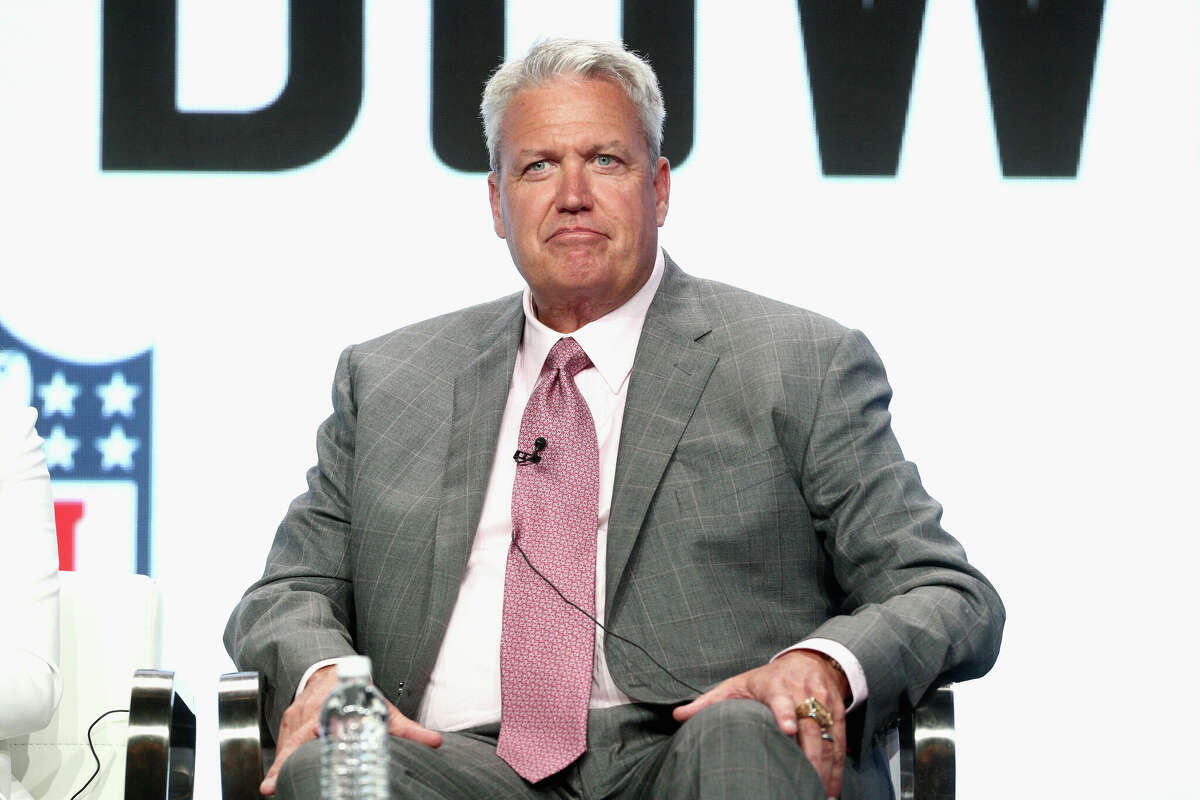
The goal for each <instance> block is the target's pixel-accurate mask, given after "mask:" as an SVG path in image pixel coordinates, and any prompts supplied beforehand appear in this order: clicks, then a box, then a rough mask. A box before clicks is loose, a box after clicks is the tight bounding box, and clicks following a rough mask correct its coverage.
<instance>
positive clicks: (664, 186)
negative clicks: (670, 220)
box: [654, 156, 671, 228]
mask: <svg viewBox="0 0 1200 800" xmlns="http://www.w3.org/2000/svg"><path fill="white" fill-rule="evenodd" d="M654 194H655V196H656V200H655V204H654V205H655V210H656V211H657V212H658V227H660V228H661V227H662V226H663V223H664V222H666V221H667V209H668V208H669V207H670V205H671V164H670V162H668V161H667V160H666V159H665V158H663V157H662V156H659V157H658V163H657V164H655V165H654Z"/></svg>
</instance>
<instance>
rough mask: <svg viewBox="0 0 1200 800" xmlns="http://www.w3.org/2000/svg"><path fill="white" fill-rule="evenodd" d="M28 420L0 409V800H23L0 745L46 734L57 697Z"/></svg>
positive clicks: (41, 458) (49, 507)
mask: <svg viewBox="0 0 1200 800" xmlns="http://www.w3.org/2000/svg"><path fill="white" fill-rule="evenodd" d="M36 419H37V412H36V411H35V410H34V409H32V408H25V407H19V406H13V405H11V404H8V403H6V402H0V608H2V609H4V626H3V629H2V630H0V800H7V799H8V798H16V797H27V796H28V795H26V794H25V792H24V791H23V790H22V789H21V788H20V786H19V784H17V782H16V781H15V780H13V778H12V764H11V762H10V757H9V753H8V749H7V747H5V745H4V743H3V740H4V739H8V738H11V737H13V736H20V735H22V734H26V733H32V732H33V731H36V730H40V729H41V728H44V727H46V725H47V724H49V722H50V718H51V716H52V715H53V714H54V709H55V708H57V707H58V701H59V699H60V698H61V697H62V678H61V677H59V674H58V647H59V644H58V539H57V538H56V536H55V533H54V504H53V501H52V500H51V497H50V475H49V473H48V472H47V471H46V458H45V455H44V454H43V453H42V440H41V438H40V437H39V436H38V435H37V432H36V431H35V430H34V427H33V423H34V420H36Z"/></svg>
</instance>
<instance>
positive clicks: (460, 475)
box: [420, 297, 524, 671]
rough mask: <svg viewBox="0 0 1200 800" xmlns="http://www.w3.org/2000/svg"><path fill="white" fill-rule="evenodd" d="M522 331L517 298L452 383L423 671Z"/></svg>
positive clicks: (474, 515)
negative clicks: (452, 393)
mask: <svg viewBox="0 0 1200 800" xmlns="http://www.w3.org/2000/svg"><path fill="white" fill-rule="evenodd" d="M523 329H524V315H523V314H522V312H521V302H520V298H519V297H518V298H517V299H516V300H515V301H514V302H513V304H512V307H511V308H510V309H508V310H506V311H505V312H504V313H503V314H501V315H500V317H499V318H498V319H497V320H496V322H495V323H494V324H493V325H491V326H490V327H489V328H488V330H487V332H486V333H485V335H484V338H483V339H482V340H481V341H482V348H483V349H482V350H481V351H480V353H479V355H478V356H477V357H476V358H475V359H474V360H472V361H471V363H469V364H468V365H467V366H466V367H465V368H464V369H463V370H462V372H461V373H459V374H458V376H457V377H456V378H455V380H454V401H453V403H454V404H453V409H452V410H451V420H450V430H451V433H450V445H449V447H448V448H447V451H446V455H445V464H446V469H445V473H444V476H443V482H442V489H443V493H444V494H443V500H442V505H441V508H440V509H439V511H438V520H437V528H436V533H435V536H434V555H433V578H432V584H431V587H430V594H431V596H430V615H429V622H428V624H427V625H426V627H425V635H424V636H423V637H422V640H421V645H420V648H421V650H422V651H423V652H424V653H426V654H428V657H427V659H426V660H427V662H428V663H427V664H424V665H423V667H424V669H425V670H426V671H428V670H430V669H432V668H433V660H434V659H435V658H436V657H437V648H438V646H439V645H440V643H441V640H442V635H443V633H444V632H445V627H446V623H447V622H448V621H449V619H450V612H451V609H452V608H453V606H454V601H455V598H456V597H457V595H458V589H459V586H460V585H461V584H462V576H463V572H464V570H465V569H466V566H467V557H468V556H469V554H470V551H471V543H472V541H473V540H474V538H475V529H476V528H477V527H478V526H479V516H480V514H481V513H482V511H483V495H484V492H485V491H486V489H487V481H488V475H489V474H490V472H491V469H492V460H493V458H494V457H495V452H496V438H497V437H498V436H499V435H500V422H501V419H502V418H503V416H504V405H505V402H506V401H507V399H508V388H509V383H510V382H511V380H512V371H513V364H514V362H515V361H516V358H517V347H518V345H519V344H520V342H521V333H522V331H523Z"/></svg>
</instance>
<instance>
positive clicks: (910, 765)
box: [899, 684, 955, 800]
mask: <svg viewBox="0 0 1200 800" xmlns="http://www.w3.org/2000/svg"><path fill="white" fill-rule="evenodd" d="M899 734H900V800H954V776H955V771H954V770H955V766H954V688H953V685H952V684H947V685H945V686H939V687H937V688H935V689H932V690H930V691H929V692H927V693H926V694H925V696H924V697H922V698H921V700H920V702H918V703H917V704H916V706H914V707H913V709H912V711H911V712H910V713H907V714H904V715H902V716H901V719H900V725H899Z"/></svg>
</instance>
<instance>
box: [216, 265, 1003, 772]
mask: <svg viewBox="0 0 1200 800" xmlns="http://www.w3.org/2000/svg"><path fill="white" fill-rule="evenodd" d="M523 324H524V319H523V315H522V311H521V302H520V296H519V295H513V296H510V297H505V298H502V299H500V300H497V301H494V302H492V303H488V304H485V305H481V306H476V307H474V308H469V309H465V310H462V311H458V312H455V313H452V314H449V315H446V316H442V317H438V318H436V319H432V320H428V321H425V322H421V323H418V324H415V325H412V326H409V327H406V328H402V329H400V330H398V331H395V332H393V333H391V334H388V335H386V336H383V337H381V338H378V339H375V340H373V341H370V342H366V343H364V344H361V345H357V346H353V347H350V348H348V349H347V350H346V351H345V352H344V353H343V354H342V357H341V359H340V362H339V364H338V368H337V373H336V379H335V385H334V390H333V406H334V412H333V415H332V416H331V417H329V419H328V420H326V421H325V423H323V424H322V426H321V428H320V431H319V433H318V437H317V452H318V462H317V465H316V466H315V467H313V469H312V470H310V472H309V475H308V484H309V488H308V491H307V492H306V493H305V494H303V495H301V496H300V497H299V498H297V499H296V500H295V501H294V502H293V503H292V505H291V507H290V509H289V510H288V513H287V515H286V517H285V518H284V520H283V522H282V524H281V525H280V527H279V530H278V532H277V533H276V536H275V541H274V544H273V546H272V548H271V551H270V555H269V556H268V558H267V565H266V570H265V573H264V575H263V577H262V579H261V580H259V581H258V582H256V583H255V584H254V585H253V586H252V587H251V588H250V589H249V590H248V591H247V593H246V595H245V596H244V597H243V598H242V600H241V601H240V603H239V604H238V606H237V608H236V609H235V610H234V612H233V615H232V617H231V618H230V620H229V624H228V627H227V628H226V632H225V642H226V646H227V648H228V649H229V652H230V654H231V655H232V656H233V659H234V661H235V662H236V663H237V665H238V667H239V668H242V669H255V670H258V671H260V672H262V673H263V674H264V675H265V676H266V679H267V685H268V708H269V716H270V719H271V724H272V726H274V729H275V730H277V726H278V723H279V718H280V716H281V715H282V713H283V711H284V710H285V709H286V708H287V706H288V704H289V703H290V702H291V700H292V697H293V694H294V692H295V689H296V686H297V683H298V682H299V679H300V677H301V675H302V673H303V672H304V671H305V669H307V668H308V667H309V666H310V665H312V664H313V663H315V662H316V661H318V660H321V659H325V658H330V657H335V656H341V655H346V654H349V653H351V652H354V651H358V652H362V653H365V654H367V655H369V656H371V659H372V662H373V664H374V665H375V679H376V683H377V684H378V685H379V686H380V687H382V689H383V690H384V691H385V693H386V694H387V695H388V696H389V698H390V699H391V700H392V701H393V702H395V704H396V705H397V706H398V707H399V709H400V710H401V711H402V712H403V713H405V714H407V715H409V716H415V714H416V712H417V708H418V706H419V703H420V700H421V696H422V693H423V691H424V689H425V686H426V685H427V682H428V679H429V675H430V671H431V670H432V669H433V665H434V661H435V659H436V657H437V654H438V649H439V646H440V643H441V641H442V637H443V634H444V632H445V628H446V624H447V621H448V619H449V616H450V612H451V610H452V608H453V605H454V600H455V597H456V594H457V592H458V588H459V584H460V581H461V579H462V575H463V572H464V569H465V566H466V562H467V556H468V552H469V550H470V547H471V541H472V538H473V536H474V532H475V528H476V526H477V524H478V522H479V516H480V510H481V507H482V504H483V496H484V491H485V490H486V488H487V487H486V484H487V480H488V475H489V471H490V468H491V464H492V458H493V454H494V452H495V448H496V447H497V436H498V432H499V428H500V418H501V415H502V413H503V411H504V406H505V401H506V398H507V393H508V386H509V381H510V378H511V376H512V370H513V364H514V360H515V358H516V352H517V346H518V344H519V342H520V337H521V333H522V329H523ZM890 395H891V390H890V388H889V386H888V384H887V380H886V377H885V375H884V371H883V366H882V364H881V363H880V361H879V359H878V357H877V356H876V354H875V352H874V350H873V349H872V348H871V346H870V345H869V344H868V342H867V340H866V339H865V338H864V337H863V336H862V335H861V334H860V333H858V332H856V331H850V330H847V329H845V328H843V327H841V326H839V325H837V324H836V323H834V322H832V321H831V320H828V319H826V318H824V317H820V316H818V315H816V314H812V313H810V312H807V311H803V310H800V309H797V308H793V307H791V306H787V305H784V304H782V303H778V302H775V301H772V300H769V299H766V298H763V297H759V296H756V295H753V294H750V293H748V292H745V291H741V290H738V289H735V288H732V287H729V286H725V285H722V284H719V283H714V282H711V281H706V280H700V279H696V278H692V277H690V276H688V275H686V274H685V273H683V272H682V271H681V270H680V269H679V268H678V267H677V266H676V265H675V264H674V263H673V262H672V261H671V260H670V259H669V258H668V259H667V266H666V272H665V274H664V277H663V280H662V283H661V285H660V287H659V290H658V293H657V294H656V296H655V298H654V301H653V303H652V304H651V306H650V309H649V312H648V313H647V316H646V322H645V326H644V328H643V332H642V337H641V341H640V342H639V345H638V349H637V356H636V359H635V361H634V366H633V373H632V376H631V378H630V385H629V393H628V399H627V402H626V407H625V417H624V423H623V428H622V432H621V441H620V450H619V455H618V458H617V471H616V478H615V486H614V490H613V504H612V514H611V519H610V523H609V533H608V559H607V598H606V600H607V605H606V607H607V609H608V614H607V615H608V619H607V620H606V623H607V625H608V626H609V627H610V628H611V629H612V630H615V631H616V632H618V633H620V634H621V635H623V636H625V637H627V638H629V639H632V640H634V641H636V642H638V643H639V644H641V645H642V646H643V647H645V648H646V649H647V650H649V651H650V652H651V653H653V654H654V655H655V657H656V658H657V659H658V660H659V661H661V662H662V663H663V664H665V665H666V666H667V667H668V668H670V669H671V670H672V671H674V672H675V673H676V674H678V675H679V676H680V677H682V678H683V679H684V680H686V681H688V682H689V683H691V684H693V685H695V686H699V687H709V686H711V685H713V684H715V683H717V682H719V681H720V680H722V679H724V678H727V677H729V676H731V675H734V674H736V673H739V672H742V671H744V670H748V669H751V668H753V667H756V666H760V665H761V664H763V663H766V662H767V660H768V659H770V657H771V656H772V655H774V654H775V653H776V652H778V651H779V650H780V649H782V648H784V647H786V646H788V645H789V644H792V643H794V642H797V641H799V640H801V639H803V638H805V637H807V636H821V637H826V638H829V639H834V640H836V641H839V642H841V643H842V644H844V645H845V646H846V647H848V648H849V649H850V650H851V651H852V652H853V653H854V654H855V655H856V656H857V657H858V659H859V660H860V662H861V663H862V666H863V668H864V670H865V672H866V677H867V683H868V686H869V690H870V691H869V699H868V701H867V702H866V704H865V706H864V707H862V708H861V710H859V709H856V711H855V714H854V715H853V717H852V718H851V730H852V737H853V738H852V741H851V742H849V743H848V744H849V746H850V749H851V753H854V752H855V748H856V747H857V748H858V752H859V755H860V757H861V756H864V755H866V754H867V752H868V751H869V748H870V747H871V739H872V736H871V734H872V733H875V732H877V731H879V730H880V729H881V728H883V727H884V726H885V725H886V724H887V722H888V721H889V720H890V719H891V718H892V717H893V716H894V714H895V712H896V710H897V707H898V703H899V702H900V700H901V698H902V697H907V698H909V699H910V700H916V699H918V698H919V697H920V696H921V694H922V693H923V692H924V691H925V690H926V689H927V688H928V687H929V686H930V685H931V684H932V683H933V682H934V681H935V680H939V679H941V680H946V679H952V680H960V679H965V678H969V677H974V676H978V675H981V674H982V673H984V672H986V671H987V670H988V669H989V668H990V666H991V664H992V663H993V661H994V660H995V657H996V654H997V651H998V648H999V644H1000V635H1001V629H1002V627H1003V619H1004V610H1003V606H1002V605H1001V603H1000V600H999V597H998V596H997V594H996V592H995V590H994V589H993V588H992V586H991V584H989V583H988V581H987V580H986V579H985V578H984V577H983V576H982V575H981V574H980V573H979V572H978V571H976V570H975V569H974V568H973V567H971V566H970V565H969V564H968V563H967V561H966V557H965V555H964V553H963V550H962V548H961V547H960V546H959V544H958V543H957V542H956V541H955V540H954V539H953V538H951V537H950V536H949V535H948V534H947V533H946V532H945V531H944V530H943V529H942V528H941V526H940V524H939V519H940V516H941V507H940V506H939V505H938V504H937V503H936V502H935V501H934V500H933V499H931V498H930V497H929V496H928V495H927V494H926V493H925V491H924V489H923V488H922V486H921V483H920V480H919V478H918V475H917V470H916V468H915V467H914V466H913V464H911V463H909V462H907V461H905V460H904V458H903V456H902V454H901V451H900V448H899V446H898V445H897V443H896V440H895V438H894V437H893V435H892V431H891V427H890V415H889V413H888V402H889V399H890ZM499 446H501V447H504V448H511V447H515V443H513V442H500V443H499ZM605 642H606V645H605V647H606V654H607V657H608V664H609V668H610V670H611V672H612V676H613V678H614V680H615V681H616V683H617V685H618V686H620V688H621V689H622V690H623V691H625V692H626V693H627V694H628V695H630V696H631V697H633V698H635V699H636V700H639V701H643V702H647V703H662V704H673V703H677V702H680V701H683V700H686V699H689V698H690V697H691V693H690V692H688V691H687V690H686V689H684V688H683V687H681V686H680V685H679V684H677V683H676V682H675V681H673V680H672V679H671V678H669V677H667V676H666V675H665V674H663V673H662V671H661V670H659V669H658V668H657V667H656V666H654V665H653V664H652V663H651V662H650V661H649V660H648V659H647V658H646V657H645V656H644V655H642V654H641V653H639V652H638V651H637V650H636V649H633V648H631V647H629V646H627V645H625V644H624V643H622V642H620V641H619V640H617V639H615V638H614V637H611V636H609V637H605Z"/></svg>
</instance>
